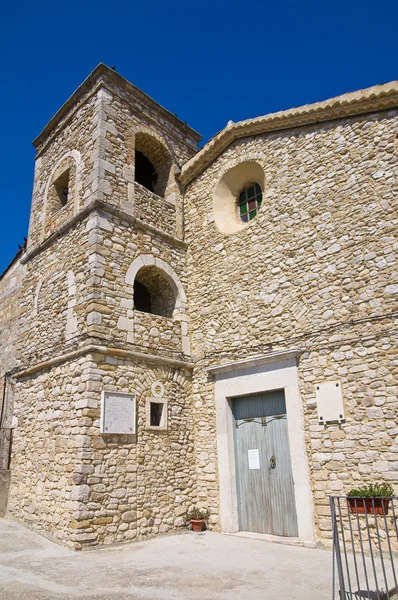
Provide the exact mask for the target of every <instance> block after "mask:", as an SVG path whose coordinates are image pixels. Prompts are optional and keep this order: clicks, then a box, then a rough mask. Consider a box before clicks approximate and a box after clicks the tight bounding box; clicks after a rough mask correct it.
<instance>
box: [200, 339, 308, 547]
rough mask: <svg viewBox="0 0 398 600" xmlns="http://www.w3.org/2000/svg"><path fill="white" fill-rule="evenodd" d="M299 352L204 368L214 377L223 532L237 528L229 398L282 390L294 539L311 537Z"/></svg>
mask: <svg viewBox="0 0 398 600" xmlns="http://www.w3.org/2000/svg"><path fill="white" fill-rule="evenodd" d="M299 355H300V351H299V350H296V349H294V350H286V351H276V352H270V353H268V354H264V355H262V356H258V357H255V358H252V359H245V360H241V361H234V362H230V363H224V364H223V365H217V366H212V367H207V368H206V371H207V372H208V373H210V374H212V375H213V376H214V378H215V384H214V394H215V405H216V426H217V452H218V474H219V483H220V522H221V528H222V531H224V532H225V533H237V532H238V531H239V519H238V500H237V487H236V483H237V482H236V471H235V450H234V439H233V427H234V419H233V415H232V406H231V398H233V397H236V396H245V395H251V394H258V393H261V392H268V391H271V390H276V389H284V391H285V399H286V412H287V422H288V438H289V446H290V455H291V461H292V474H293V481H294V497H295V503H296V512H297V525H298V532H299V536H298V537H299V540H301V541H303V542H313V541H314V539H315V531H314V514H313V499H312V493H311V487H310V478H309V468H308V459H307V453H306V448H305V439H304V419H303V408H302V402H301V397H300V390H299V384H298V367H297V364H298V357H299ZM281 539H282V538H281ZM287 539H291V538H287Z"/></svg>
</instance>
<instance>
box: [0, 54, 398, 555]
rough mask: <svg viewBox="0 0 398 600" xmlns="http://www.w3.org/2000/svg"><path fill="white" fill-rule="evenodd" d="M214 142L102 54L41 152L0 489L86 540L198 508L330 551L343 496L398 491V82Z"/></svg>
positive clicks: (17, 273) (96, 541) (167, 525)
mask: <svg viewBox="0 0 398 600" xmlns="http://www.w3.org/2000/svg"><path fill="white" fill-rule="evenodd" d="M200 139H201V138H200V135H199V134H198V133H196V131H194V130H192V129H191V128H190V127H189V126H188V125H186V124H185V123H183V122H182V121H180V120H179V119H178V118H177V117H176V116H174V115H173V114H172V113H170V112H168V111H167V110H165V109H164V108H163V107H161V106H160V105H159V104H157V103H156V102H155V101H154V100H152V99H151V98H150V97H148V96H147V95H146V94H145V93H143V92H142V91H140V90H139V89H137V88H136V87H135V86H134V85H132V84H131V83H129V82H128V81H126V80H125V79H124V78H123V77H122V76H121V75H119V74H118V73H116V72H114V71H113V70H112V69H109V68H108V67H106V66H105V65H103V64H100V65H99V66H98V67H97V68H96V69H95V70H94V71H93V72H92V73H91V74H90V75H89V77H88V78H87V79H86V80H85V81H84V82H83V83H82V85H81V86H80V87H79V88H78V89H77V90H76V92H75V93H74V94H73V95H72V96H71V97H70V98H69V99H68V100H67V101H66V103H65V104H64V105H63V106H62V107H61V108H60V110H59V111H58V112H57V113H56V115H55V116H54V117H53V118H52V119H51V121H50V122H49V123H48V125H46V127H45V128H44V129H43V131H42V132H41V133H40V135H39V136H38V137H37V138H36V140H35V141H34V146H35V149H36V152H37V154H36V160H35V175H34V186H33V196H32V206H31V215H30V224H29V233H28V239H27V243H26V245H25V247H23V248H21V249H20V250H19V252H18V254H17V255H16V257H15V259H14V260H13V261H12V263H11V264H10V265H9V267H8V268H7V269H6V271H5V272H4V273H3V274H2V276H1V280H0V301H1V304H0V347H1V353H0V375H1V378H2V379H1V381H2V383H1V390H0V391H1V394H2V403H1V420H0V423H1V431H0V439H1V450H0V469H1V470H0V482H1V483H0V485H1V493H0V496H1V504H2V510H3V513H4V512H5V511H6V510H7V513H8V514H9V515H10V516H11V517H12V518H16V519H19V520H21V521H23V522H25V523H27V524H28V525H29V526H31V527H33V528H35V529H37V530H39V531H41V532H43V533H45V534H46V535H49V536H51V537H52V538H55V539H57V540H58V541H59V542H61V543H63V544H66V545H67V546H69V547H71V548H75V549H82V548H85V547H87V546H95V545H101V544H111V543H117V542H124V541H127V540H133V539H142V538H143V537H145V536H149V535H153V534H157V533H163V532H167V531H171V530H176V529H178V528H182V527H186V514H187V511H189V510H190V509H192V508H193V507H198V508H202V509H203V510H208V511H209V519H208V526H209V527H212V528H215V529H218V530H220V531H223V532H228V533H234V532H238V531H248V532H256V533H258V534H264V535H268V536H276V537H277V538H278V539H279V538H289V539H290V540H295V541H296V542H297V543H303V544H314V543H316V542H324V543H328V540H329V539H330V537H331V521H330V517H329V500H328V496H329V495H345V494H346V493H347V491H348V490H349V489H350V487H352V486H354V485H356V486H357V485H359V484H361V483H369V482H373V481H379V482H381V481H384V482H388V483H392V484H393V485H394V486H397V484H398V452H397V451H398V424H397V416H398V400H397V376H398V353H397V327H396V321H395V319H396V316H397V311H398V302H397V299H398V267H397V254H398V240H397V222H398V215H397V209H398V194H397V192H398V186H397V174H398V82H392V83H388V84H384V85H379V86H375V87H372V88H369V89H365V90H361V91H358V92H354V93H347V94H344V95H342V96H339V97H337V98H333V99H331V100H327V101H324V102H319V103H316V104H311V105H306V106H302V107H298V108H294V109H291V110H286V111H281V112H278V113H275V114H270V115H266V116H262V117H258V118H254V119H249V120H247V121H243V122H239V123H233V122H232V121H229V123H228V125H227V126H226V127H225V128H224V129H223V130H222V131H220V132H219V133H218V134H217V135H215V136H214V138H212V139H211V140H210V141H209V142H208V143H207V144H205V145H204V146H203V147H202V148H201V149H200V150H199V151H198V149H197V148H198V143H199V141H200ZM395 489H396V491H397V490H398V488H397V487H396V488H395ZM6 505H7V506H6Z"/></svg>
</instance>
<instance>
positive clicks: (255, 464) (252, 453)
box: [247, 448, 260, 469]
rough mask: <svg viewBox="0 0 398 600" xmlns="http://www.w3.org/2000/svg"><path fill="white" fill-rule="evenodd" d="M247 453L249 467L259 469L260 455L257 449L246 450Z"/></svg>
mask: <svg viewBox="0 0 398 600" xmlns="http://www.w3.org/2000/svg"><path fill="white" fill-rule="evenodd" d="M247 454H248V455H249V469H259V468H260V455H259V453H258V449H257V448H256V449H254V450H248V451H247Z"/></svg>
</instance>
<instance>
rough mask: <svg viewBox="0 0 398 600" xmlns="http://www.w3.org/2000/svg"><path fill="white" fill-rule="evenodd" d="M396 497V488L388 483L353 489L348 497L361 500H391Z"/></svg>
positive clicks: (371, 484)
mask: <svg viewBox="0 0 398 600" xmlns="http://www.w3.org/2000/svg"><path fill="white" fill-rule="evenodd" d="M393 495H394V488H393V487H392V485H390V484H388V483H370V484H369V485H364V486H362V487H359V488H353V489H352V490H350V491H349V492H348V494H347V496H348V497H355V496H357V497H360V498H389V497H390V496H393Z"/></svg>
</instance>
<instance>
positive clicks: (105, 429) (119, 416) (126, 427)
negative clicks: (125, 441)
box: [101, 392, 136, 435]
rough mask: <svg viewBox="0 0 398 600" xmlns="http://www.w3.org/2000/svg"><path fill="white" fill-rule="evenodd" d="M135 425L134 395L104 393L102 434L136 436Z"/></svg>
mask: <svg viewBox="0 0 398 600" xmlns="http://www.w3.org/2000/svg"><path fill="white" fill-rule="evenodd" d="M135 423H136V405H135V395H134V394H125V393H122V392H102V401H101V433H109V434H111V433H112V434H115V433H116V434H124V435H126V434H127V435H134V434H135Z"/></svg>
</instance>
